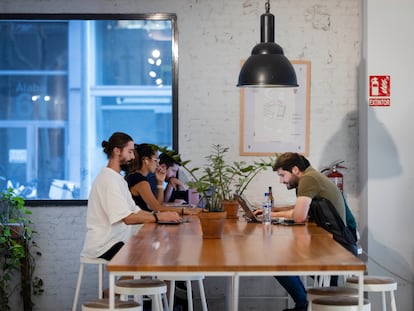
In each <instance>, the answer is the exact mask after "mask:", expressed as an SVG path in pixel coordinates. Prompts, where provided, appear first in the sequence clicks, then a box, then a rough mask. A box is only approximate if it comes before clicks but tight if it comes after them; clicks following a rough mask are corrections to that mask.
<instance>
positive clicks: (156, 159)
mask: <svg viewBox="0 0 414 311" xmlns="http://www.w3.org/2000/svg"><path fill="white" fill-rule="evenodd" d="M151 159H152V161H155V162H157V163H158V162H160V159H158V158H151Z"/></svg>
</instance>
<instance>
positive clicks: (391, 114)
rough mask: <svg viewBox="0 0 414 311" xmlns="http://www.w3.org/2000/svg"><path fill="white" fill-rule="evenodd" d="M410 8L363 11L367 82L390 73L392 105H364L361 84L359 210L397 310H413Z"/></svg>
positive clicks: (413, 44)
mask: <svg viewBox="0 0 414 311" xmlns="http://www.w3.org/2000/svg"><path fill="white" fill-rule="evenodd" d="M413 12H414V3H413V2H412V1H409V0H397V1H392V2H390V1H384V0H375V1H367V3H366V9H365V11H364V14H365V15H366V18H365V23H364V29H365V34H364V59H365V60H366V68H365V75H364V78H365V79H366V80H365V83H367V81H368V77H369V76H370V75H390V76H391V106H390V107H368V102H367V95H366V94H368V93H367V89H366V88H365V92H364V95H363V99H364V100H363V101H361V105H362V110H363V112H362V115H361V123H360V124H361V125H360V126H361V132H362V131H363V132H365V133H366V135H365V137H364V138H363V139H364V141H363V142H362V143H361V151H362V153H361V154H362V158H363V159H364V162H363V165H362V166H361V170H362V171H364V173H363V174H361V175H362V176H364V178H363V179H362V181H361V186H362V189H364V190H363V192H364V196H363V197H362V198H363V199H362V200H361V201H362V208H361V210H364V213H366V214H365V215H364V216H363V218H365V219H366V221H367V226H366V228H367V230H366V231H365V232H364V235H365V237H366V239H367V243H368V248H367V249H368V253H369V256H370V257H371V258H370V259H369V261H368V263H369V266H368V271H369V273H370V274H379V275H389V276H392V277H394V278H395V279H396V280H397V281H398V292H397V308H398V310H413V309H414V307H413V306H414V303H413V300H414V295H413V292H414V290H413V279H414V276H413V268H414V266H413V265H414V260H413V259H414V256H413V250H414V240H413V238H412V237H413V233H414V229H413V225H412V219H414V209H413V208H412V204H413V193H414V192H413V190H414V177H413V176H414V175H413V172H414V162H413V160H412V159H413V157H414V147H413V144H412V136H411V135H412V132H411V131H413V130H414V125H413V123H412V115H413V113H414V100H413V97H412V95H411V93H412V81H413V78H412V73H413V71H414V62H413V61H412V55H414V41H413V40H412V39H411V38H412V34H411V29H413V27H414V19H413ZM410 137H411V138H410ZM378 307H379V306H378ZM374 310H375V309H374Z"/></svg>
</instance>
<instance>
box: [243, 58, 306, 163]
mask: <svg viewBox="0 0 414 311" xmlns="http://www.w3.org/2000/svg"><path fill="white" fill-rule="evenodd" d="M291 62H292V65H293V67H294V68H295V72H296V77H297V81H298V84H299V86H298V87H296V88H242V89H241V90H240V155H242V156H274V155H275V153H283V152H288V151H290V152H298V153H301V154H304V155H308V154H309V106H310V103H309V101H310V94H309V93H310V61H305V60H301V61H295V60H293V61H291Z"/></svg>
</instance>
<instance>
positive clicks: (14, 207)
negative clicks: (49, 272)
mask: <svg viewBox="0 0 414 311" xmlns="http://www.w3.org/2000/svg"><path fill="white" fill-rule="evenodd" d="M30 214H31V211H30V210H29V209H27V208H26V207H25V202H24V199H23V197H20V196H18V195H16V194H15V193H14V192H13V189H12V188H10V189H8V190H7V191H4V192H2V193H0V253H1V256H0V310H11V308H10V305H9V298H10V296H11V295H12V294H13V293H14V292H15V291H16V290H17V289H19V288H20V294H21V296H22V298H23V307H24V310H25V311H26V310H32V308H33V306H34V304H33V302H32V294H34V295H40V294H42V293H43V280H42V279H40V278H38V277H36V276H34V270H35V267H36V258H37V257H38V256H41V253H40V252H39V251H37V250H35V249H36V248H37V244H36V243H35V241H34V240H33V239H32V236H33V234H34V233H35V231H33V230H32V229H31V227H30V225H31V224H32V222H31V221H30V219H29V218H28V216H29V215H30ZM16 273H20V276H21V281H20V283H18V284H17V285H15V286H13V287H12V284H11V281H12V279H13V276H15V275H16ZM19 285H20V286H19Z"/></svg>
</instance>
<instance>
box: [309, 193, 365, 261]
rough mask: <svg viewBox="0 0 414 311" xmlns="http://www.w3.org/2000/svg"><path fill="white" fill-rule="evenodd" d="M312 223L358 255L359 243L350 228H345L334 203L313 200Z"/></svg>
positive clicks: (317, 198) (311, 207)
mask: <svg viewBox="0 0 414 311" xmlns="http://www.w3.org/2000/svg"><path fill="white" fill-rule="evenodd" d="M309 217H310V220H311V221H314V222H316V224H317V225H318V226H320V227H322V228H324V229H325V230H326V231H328V232H330V233H331V234H332V235H333V238H334V240H335V241H337V242H338V243H339V244H341V245H342V246H343V247H345V248H346V249H347V250H348V251H350V252H351V253H352V254H354V255H355V256H357V255H358V247H357V241H356V239H355V237H354V234H352V231H351V230H350V228H348V227H347V226H345V224H344V222H343V221H342V218H341V216H339V214H338V212H337V211H336V209H335V207H334V206H333V205H332V203H331V202H330V201H329V200H327V199H325V198H320V197H316V198H313V199H312V203H311V206H310V209H309Z"/></svg>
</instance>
